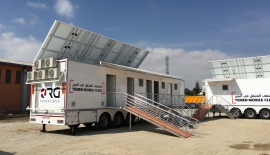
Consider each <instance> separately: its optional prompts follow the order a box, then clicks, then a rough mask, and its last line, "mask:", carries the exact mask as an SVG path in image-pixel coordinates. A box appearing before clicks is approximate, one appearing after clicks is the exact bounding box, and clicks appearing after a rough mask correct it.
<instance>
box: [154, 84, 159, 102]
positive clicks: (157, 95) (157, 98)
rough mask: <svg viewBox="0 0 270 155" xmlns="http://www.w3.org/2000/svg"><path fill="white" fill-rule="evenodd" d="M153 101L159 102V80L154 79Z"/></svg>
mask: <svg viewBox="0 0 270 155" xmlns="http://www.w3.org/2000/svg"><path fill="white" fill-rule="evenodd" d="M154 101H156V102H159V82H158V81H154Z"/></svg>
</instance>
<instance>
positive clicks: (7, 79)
mask: <svg viewBox="0 0 270 155" xmlns="http://www.w3.org/2000/svg"><path fill="white" fill-rule="evenodd" d="M10 82H11V70H9V69H7V70H6V83H10Z"/></svg>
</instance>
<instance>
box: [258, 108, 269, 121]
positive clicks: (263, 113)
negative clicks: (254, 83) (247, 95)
mask: <svg viewBox="0 0 270 155" xmlns="http://www.w3.org/2000/svg"><path fill="white" fill-rule="evenodd" d="M260 118H261V119H269V118H270V110H269V109H262V110H261V111H260Z"/></svg>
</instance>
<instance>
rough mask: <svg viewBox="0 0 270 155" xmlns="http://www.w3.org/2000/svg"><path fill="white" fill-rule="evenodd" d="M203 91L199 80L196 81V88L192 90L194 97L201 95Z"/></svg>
mask: <svg viewBox="0 0 270 155" xmlns="http://www.w3.org/2000/svg"><path fill="white" fill-rule="evenodd" d="M201 91H202V88H201V87H200V84H199V82H198V80H197V81H196V84H195V87H194V88H193V89H192V93H193V96H197V95H199V93H200V92H201Z"/></svg>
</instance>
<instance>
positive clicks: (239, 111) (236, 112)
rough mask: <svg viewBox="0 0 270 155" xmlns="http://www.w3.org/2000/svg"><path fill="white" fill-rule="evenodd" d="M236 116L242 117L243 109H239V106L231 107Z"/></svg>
mask: <svg viewBox="0 0 270 155" xmlns="http://www.w3.org/2000/svg"><path fill="white" fill-rule="evenodd" d="M230 112H231V113H232V114H233V115H234V116H235V117H236V118H241V117H242V115H243V114H242V112H241V110H240V109H238V108H233V109H231V111H230Z"/></svg>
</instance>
